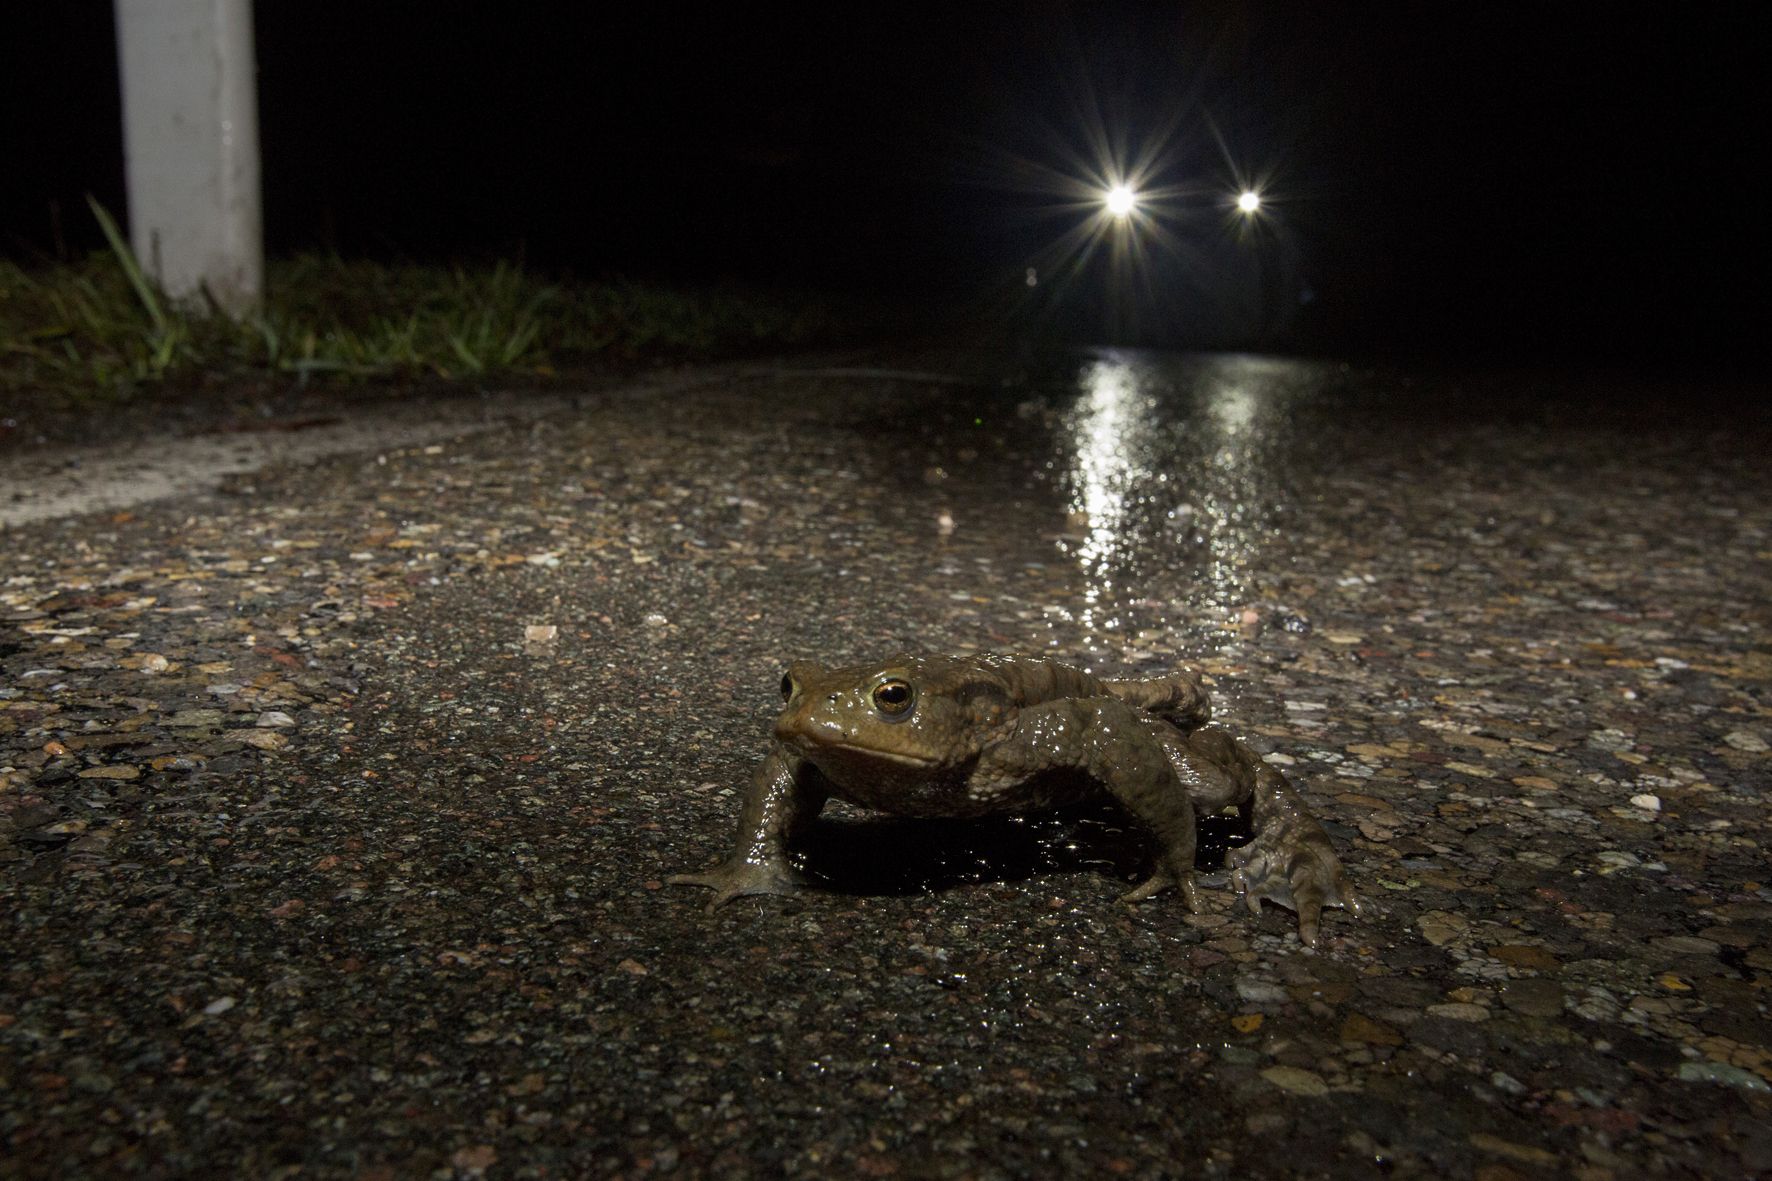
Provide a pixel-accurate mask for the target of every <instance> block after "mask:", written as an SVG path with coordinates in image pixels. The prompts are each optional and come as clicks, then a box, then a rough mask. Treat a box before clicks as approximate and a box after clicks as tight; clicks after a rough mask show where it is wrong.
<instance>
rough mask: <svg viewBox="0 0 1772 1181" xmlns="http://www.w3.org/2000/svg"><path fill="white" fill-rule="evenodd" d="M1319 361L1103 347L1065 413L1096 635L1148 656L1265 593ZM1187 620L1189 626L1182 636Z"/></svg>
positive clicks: (1070, 543)
mask: <svg viewBox="0 0 1772 1181" xmlns="http://www.w3.org/2000/svg"><path fill="white" fill-rule="evenodd" d="M1313 372H1314V367H1313V366H1311V365H1310V364H1309V363H1308V362H1297V361H1287V360H1277V359H1269V358H1259V357H1239V356H1219V357H1200V358H1175V357H1164V356H1154V355H1141V354H1138V353H1121V352H1114V353H1104V354H1102V355H1100V356H1098V357H1096V358H1094V359H1093V360H1091V361H1090V362H1089V363H1087V364H1086V365H1085V366H1084V367H1083V368H1082V369H1081V371H1080V372H1079V375H1078V386H1079V388H1078V392H1077V397H1076V401H1075V404H1074V406H1073V407H1072V408H1071V410H1070V412H1069V414H1068V415H1067V416H1066V419H1065V423H1064V435H1065V441H1066V442H1067V443H1068V446H1069V450H1070V466H1069V469H1068V471H1067V472H1066V473H1065V474H1066V483H1067V492H1068V495H1069V509H1070V517H1069V519H1068V522H1067V529H1066V532H1065V534H1064V536H1063V537H1061V539H1060V541H1059V546H1060V548H1061V549H1063V550H1064V551H1065V552H1066V553H1067V554H1068V555H1069V556H1070V557H1071V558H1072V559H1073V560H1075V561H1076V562H1077V564H1078V566H1079V568H1080V569H1081V571H1082V575H1083V578H1084V589H1083V594H1082V598H1081V606H1080V607H1079V609H1078V610H1077V611H1076V612H1075V614H1074V618H1073V619H1072V622H1073V623H1074V624H1075V625H1076V626H1077V627H1078V628H1080V629H1081V630H1082V631H1083V632H1084V633H1085V635H1084V637H1082V638H1084V639H1085V641H1086V642H1087V643H1088V645H1089V646H1090V647H1092V648H1109V647H1113V648H1117V649H1120V650H1121V651H1130V654H1133V655H1136V654H1137V651H1138V649H1140V648H1141V647H1144V646H1145V645H1146V643H1147V642H1148V643H1158V644H1162V645H1165V646H1167V645H1172V644H1173V643H1174V642H1175V641H1176V640H1177V639H1179V638H1181V635H1185V634H1193V635H1195V636H1198V635H1199V634H1200V633H1201V632H1203V631H1211V630H1215V629H1218V628H1222V627H1225V626H1227V625H1228V624H1229V623H1230V621H1231V620H1232V619H1233V618H1234V616H1235V614H1236V612H1237V611H1238V610H1239V609H1240V608H1241V607H1242V606H1243V605H1245V604H1247V603H1249V602H1250V601H1252V600H1253V599H1255V598H1257V597H1259V588H1257V587H1256V586H1254V585H1253V582H1252V578H1251V574H1250V571H1251V570H1252V569H1256V568H1259V567H1260V566H1261V560H1260V559H1261V549H1262V546H1263V543H1264V539H1265V538H1267V537H1269V536H1270V535H1271V531H1272V530H1273V529H1274V528H1276V520H1277V518H1278V517H1280V516H1281V515H1282V514H1283V513H1284V512H1285V510H1286V508H1287V505H1286V495H1287V494H1286V491H1285V487H1286V484H1285V480H1284V470H1285V469H1284V465H1283V456H1284V455H1285V453H1286V452H1287V450H1288V445H1289V442H1290V439H1291V436H1292V434H1293V432H1294V430H1295V426H1294V424H1293V423H1292V422H1291V421H1290V420H1289V417H1288V414H1287V410H1288V404H1289V402H1290V401H1291V400H1292V398H1291V395H1292V394H1293V393H1294V392H1295V391H1297V390H1298V389H1299V388H1300V387H1301V386H1304V385H1306V384H1308V383H1309V382H1310V381H1311V380H1312V376H1313ZM1178 633H1180V635H1178Z"/></svg>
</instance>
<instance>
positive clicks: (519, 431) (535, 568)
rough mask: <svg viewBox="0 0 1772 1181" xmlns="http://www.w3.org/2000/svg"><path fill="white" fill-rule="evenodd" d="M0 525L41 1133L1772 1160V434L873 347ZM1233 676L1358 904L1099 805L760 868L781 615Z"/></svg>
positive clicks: (1082, 358) (5, 716)
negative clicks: (813, 886) (687, 875)
mask: <svg viewBox="0 0 1772 1181" xmlns="http://www.w3.org/2000/svg"><path fill="white" fill-rule="evenodd" d="M427 438H428V439H430V441H426V442H422V443H415V444H413V445H410V446H389V447H386V448H385V449H381V450H373V451H365V452H353V453H349V454H344V455H333V456H330V457H322V458H318V459H310V460H309V461H307V462H305V463H302V464H288V465H285V466H281V467H273V468H270V469H267V470H263V471H257V472H250V471H249V472H243V473H239V474H235V475H232V476H226V477H225V478H224V482H223V483H222V484H221V486H220V487H219V488H218V489H216V490H214V491H210V492H198V493H192V494H181V495H174V496H171V497H170V498H166V499H161V500H156V501H153V502H151V503H143V504H139V505H136V506H134V507H132V508H121V509H111V510H107V511H105V512H102V513H96V514H89V515H85V516H80V517H73V518H64V519H61V520H41V521H37V522H35V523H30V524H26V525H23V526H21V527H18V528H15V529H13V530H11V531H9V532H7V533H5V534H4V535H3V536H0V544H4V546H5V547H6V550H7V557H6V566H5V569H4V571H3V577H0V621H3V624H4V628H3V630H0V668H3V669H4V674H5V675H4V681H3V685H0V916H3V921H4V928H3V929H0V939H3V941H4V942H3V945H0V946H3V950H0V1143H4V1145H5V1153H4V1155H3V1156H0V1176H12V1175H17V1176H55V1175H62V1176H66V1175H100V1176H112V1175H118V1176H121V1175H131V1174H150V1175H172V1174H204V1175H208V1174H219V1173H231V1174H236V1175H255V1176H291V1177H293V1176H304V1177H305V1176H361V1177H394V1176H401V1177H404V1176H443V1177H448V1176H464V1177H469V1176H482V1175H484V1176H489V1177H504V1176H509V1177H524V1176H572V1175H587V1176H618V1175H619V1176H646V1175H651V1174H654V1173H659V1174H671V1175H676V1176H713V1175H719V1176H735V1175H768V1176H779V1175H787V1176H821V1177H822V1176H836V1175H862V1176H902V1177H980V1178H996V1177H1017V1176H1026V1175H1030V1174H1033V1173H1036V1172H1038V1173H1042V1174H1046V1173H1056V1174H1059V1175H1072V1176H1082V1175H1090V1176H1094V1175H1103V1174H1108V1175H1124V1176H1134V1177H1161V1176H1175V1175H1180V1174H1184V1173H1185V1174H1188V1175H1200V1176H1209V1177H1210V1176H1223V1177H1232V1176H1239V1177H1241V1176H1257V1177H1266V1176H1273V1177H1283V1176H1334V1177H1343V1176H1345V1177H1364V1176H1371V1175H1373V1174H1374V1173H1375V1172H1384V1173H1388V1174H1390V1175H1397V1176H1415V1175H1431V1176H1444V1177H1481V1178H1485V1179H1487V1181H1499V1179H1501V1178H1507V1177H1515V1176H1520V1177H1530V1176H1552V1175H1554V1176H1579V1177H1585V1178H1606V1177H1636V1176H1674V1177H1684V1176H1736V1175H1742V1176H1745V1175H1753V1174H1754V1173H1757V1172H1761V1171H1765V1170H1772V1131H1769V1130H1768V1129H1769V1128H1772V1021H1769V1020H1768V1015H1767V1011H1766V1006H1767V999H1768V989H1767V984H1768V981H1772V948H1769V947H1768V936H1769V935H1772V886H1769V885H1768V883H1769V882H1772V870H1769V869H1768V866H1767V861H1766V855H1765V845H1766V842H1767V840H1768V835H1769V834H1768V831H1767V822H1766V807H1765V798H1764V795H1765V791H1766V789H1767V786H1768V776H1767V754H1766V752H1767V745H1768V741H1772V720H1769V719H1768V717H1767V700H1766V690H1767V683H1768V679H1769V677H1772V650H1769V649H1768V646H1767V639H1766V636H1767V624H1768V615H1769V614H1772V612H1769V609H1768V595H1767V587H1768V586H1769V585H1772V579H1769V578H1768V573H1769V572H1768V562H1769V560H1772V539H1769V537H1768V526H1769V523H1772V475H1768V471H1767V467H1766V465H1765V464H1764V462H1763V459H1762V458H1761V456H1762V454H1763V452H1764V448H1765V445H1766V443H1767V442H1768V440H1769V439H1772V432H1768V431H1767V429H1766V422H1765V419H1764V417H1763V415H1762V416H1761V417H1758V418H1748V419H1744V418H1742V417H1741V416H1740V415H1736V416H1734V417H1717V416H1713V415H1709V414H1697V413H1692V412H1690V411H1688V410H1684V409H1682V408H1681V407H1679V406H1675V405H1669V404H1665V403H1658V402H1657V401H1656V400H1655V399H1654V398H1652V397H1651V398H1637V399H1633V400H1629V401H1626V400H1625V399H1623V398H1622V397H1621V396H1620V394H1619V391H1617V390H1614V389H1609V388H1607V387H1606V386H1605V385H1603V384H1598V385H1596V384H1593V383H1589V384H1587V385H1582V386H1578V385H1574V384H1570V383H1561V384H1546V383H1545V379H1542V378H1532V377H1528V376H1516V377H1512V378H1503V377H1499V376H1491V377H1487V378H1472V377H1468V376H1463V377H1459V376H1446V375H1441V376H1433V375H1429V374H1426V373H1417V374H1406V373H1397V372H1390V373H1381V372H1375V371H1369V370H1361V369H1355V368H1350V367H1346V366H1340V365H1336V364H1332V363H1320V362H1299V361H1281V360H1270V359H1262V358H1254V357H1176V356H1164V355H1158V354H1138V353H1109V352H1104V353H1092V354H1075V355H1067V356H1060V357H1045V358H1038V359H1035V358H1029V357H1025V356H1014V355H1000V354H991V353H960V352H954V353H930V354H923V355H917V356H911V357H905V356H891V357H887V356H876V357H868V356H855V357H849V358H845V359H843V362H842V364H833V365H826V366H823V367H822V368H818V369H816V370H809V371H806V372H801V373H797V374H790V373H783V372H780V371H770V370H756V371H752V372H748V373H725V374H723V375H720V376H719V377H718V379H717V380H710V381H708V382H702V383H696V382H691V383H688V384H686V385H684V386H683V387H682V388H679V389H677V390H676V391H675V392H674V393H672V394H670V395H669V396H660V394H659V393H658V391H656V390H650V391H624V390H621V389H614V390H606V391H602V392H600V393H598V394H596V395H595V396H593V397H588V398H585V399H583V400H582V401H581V403H580V404H579V405H577V406H573V405H571V404H570V403H561V404H558V405H552V406H549V407H548V408H546V410H545V411H544V412H540V413H535V414H527V415H522V416H516V417H513V418H511V419H510V420H509V421H505V422H502V423H491V424H488V423H480V424H478V425H477V427H476V429H475V430H474V431H473V432H472V433H468V434H460V435H457V436H452V437H449V438H444V439H440V440H439V439H436V438H431V437H430V436H427ZM904 648H910V649H917V650H929V651H951V652H957V651H967V650H973V649H995V650H1002V651H1019V652H1039V653H1046V654H1050V655H1056V656H1060V657H1063V658H1066V659H1069V660H1072V661H1075V662H1077V663H1080V664H1084V665H1087V666H1089V667H1091V668H1092V669H1094V670H1096V671H1099V672H1103V673H1106V674H1111V675H1139V674H1149V673H1155V672H1160V671H1163V670H1167V669H1169V668H1171V667H1173V666H1174V665H1175V664H1177V663H1189V664H1193V665H1196V666H1198V667H1200V668H1202V669H1204V670H1205V671H1206V672H1207V673H1208V674H1209V676H1210V677H1211V678H1212V682H1213V692H1214V699H1215V704H1216V713H1217V716H1218V717H1219V718H1220V719H1222V720H1224V721H1225V722H1226V723H1227V724H1229V725H1230V726H1232V727H1233V728H1235V729H1236V730H1238V731H1239V732H1240V733H1242V734H1243V735H1245V737H1246V738H1247V740H1248V741H1249V742H1250V743H1251V745H1253V746H1255V747H1256V748H1257V749H1258V750H1260V751H1261V752H1262V753H1263V754H1264V755H1265V756H1266V757H1267V758H1268V759H1269V760H1270V761H1272V762H1274V763H1275V764H1277V765H1279V766H1281V767H1282V769H1283V770H1284V771H1285V772H1286V774H1287V775H1288V776H1289V777H1290V778H1291V779H1292V781H1293V783H1294V784H1295V785H1296V786H1297V787H1299V788H1300V789H1301V790H1302V791H1303V792H1304V793H1305V795H1306V797H1307V799H1308V800H1309V802H1310V804H1311V806H1312V808H1313V809H1314V810H1315V811H1316V812H1317V814H1318V815H1319V816H1320V817H1321V818H1322V819H1323V821H1324V822H1325V824H1326V826H1327V827H1328V828H1329V830H1330V832H1331V834H1332V836H1333V837H1334V839H1335V841H1336V844H1337V847H1338V849H1339V850H1340V852H1341V855H1342V858H1343V861H1344V863H1345V864H1346V866H1347V868H1348V872H1349V874H1350V875H1351V877H1352V879H1353V881H1354V882H1355V884H1356V887H1357V888H1358V889H1360V890H1361V891H1362V893H1363V895H1364V897H1365V899H1366V900H1367V907H1366V910H1365V912H1364V913H1363V914H1361V915H1360V916H1358V917H1350V916H1348V915H1346V914H1344V913H1343V912H1340V911H1332V912H1329V914H1328V915H1327V916H1326V917H1325V920H1324V924H1323V943H1322V946H1321V948H1320V949H1318V950H1316V951H1311V950H1308V949H1305V948H1303V947H1301V946H1300V944H1299V943H1298V941H1297V937H1296V933H1295V925H1294V923H1293V921H1292V919H1291V916H1290V915H1288V914H1286V913H1285V912H1283V911H1278V910H1275V909H1272V908H1269V909H1267V910H1266V911H1264V913H1262V914H1260V915H1259V916H1251V915H1249V914H1247V913H1246V912H1245V911H1244V910H1242V909H1241V908H1240V907H1238V906H1236V905H1234V904H1235V903H1236V897H1235V895H1234V893H1233V892H1232V891H1231V889H1230V888H1229V885H1228V883H1227V881H1226V880H1225V875H1224V873H1223V871H1222V868H1221V864H1220V863H1221V861H1222V857H1223V852H1224V848H1225V846H1226V844H1227V843H1235V842H1236V841H1238V840H1240V839H1242V837H1241V834H1239V833H1237V832H1236V831H1235V830H1234V826H1233V825H1230V824H1229V823H1228V822H1214V823H1213V824H1212V825H1211V827H1210V831H1209V833H1208V834H1207V835H1208V838H1209V839H1207V840H1206V841H1205V842H1204V843H1203V845H1202V851H1201V872H1202V886H1203V888H1202V890H1201V895H1202V899H1203V903H1204V909H1203V911H1202V913H1200V914H1196V915H1189V914H1188V913H1186V911H1185V910H1184V909H1183V908H1182V907H1181V905H1180V903H1179V901H1178V900H1177V899H1176V898H1175V897H1174V896H1173V895H1169V896H1165V897H1160V898H1157V899H1154V900H1151V901H1149V902H1147V903H1144V904H1142V905H1140V906H1137V907H1127V906H1123V905H1121V904H1119V903H1117V902H1116V901H1115V898H1116V896H1117V895H1118V894H1119V893H1121V892H1122V891H1123V890H1124V889H1125V886H1126V883H1127V881H1128V880H1129V879H1132V878H1134V877H1135V876H1136V875H1137V874H1138V873H1139V871H1140V868H1141V867H1142V865H1143V864H1144V862H1145V859H1146V857H1147V856H1148V854H1149V849H1148V848H1147V846H1146V845H1145V843H1144V841H1143V839H1142V837H1141V836H1140V834H1139V832H1138V831H1137V829H1136V826H1134V825H1131V824H1129V823H1128V822H1126V821H1125V819H1124V818H1123V817H1121V816H1119V815H1118V814H1116V813H1114V812H1113V811H1112V810H1111V809H1094V810H1083V811H1080V812H1070V813H1065V814H1062V815H1058V816H1050V817H1041V816H1030V817H1024V818H1007V819H998V820H986V821H971V822H965V823H960V822H939V821H919V822H910V821H903V820H890V819H884V818H879V817H873V816H869V815H866V814H863V813H860V812H856V811H853V810H848V809H846V808H845V807H843V806H841V805H832V806H831V808H830V809H829V810H827V813H826V815H825V818H824V819H823V820H822V821H821V824H820V827H819V828H818V830H817V831H816V832H815V833H814V834H813V836H812V838H811V839H810V840H809V841H808V843H807V846H806V848H805V849H804V851H803V855H804V859H805V860H804V864H805V869H806V871H807V873H808V874H809V875H810V876H812V877H813V878H814V879H816V880H818V881H820V882H821V883H823V884H824V886H825V887H826V888H825V889H822V890H819V891H814V892H808V893H805V894H802V895H800V896H797V897H795V898H793V899H789V900H782V899H763V900H758V899H741V900H739V901H738V902H736V903H734V904H732V905H731V906H729V907H728V908H726V909H725V910H723V911H721V912H719V913H717V914H715V915H712V916H709V915H706V914H704V912H703V907H704V906H705V904H706V901H707V899H706V895H705V892H702V891H697V890H692V889H687V888H682V887H667V886H664V885H663V880H664V878H665V877H667V876H668V875H670V874H672V873H675V872H679V871H683V870H689V869H694V868H698V867H700V866H702V865H704V864H705V863H707V862H708V861H711V860H713V859H714V858H715V857H716V856H718V855H721V854H723V853H724V851H725V848H726V846H727V844H728V842H729V840H730V836H731V828H732V824H733V821H734V818H735V816H736V812H737V804H738V797H739V793H740V792H741V790H742V788H743V786H744V784H745V782H746V781H747V779H748V776H749V774H750V771H751V768H752V766H753V765H754V763H755V761H756V760H757V758H758V757H759V756H760V755H761V753H762V751H763V749H764V744H765V742H766V736H767V733H768V727H769V722H770V720H771V718H772V717H773V715H774V712H775V709H776V707H777V702H778V698H777V696H776V685H777V682H778V681H779V679H780V676H781V670H782V668H783V667H784V666H785V664H786V663H787V662H788V661H789V660H791V659H794V658H798V657H810V658H815V659H821V660H829V661H838V662H843V663H856V662H862V661H866V660H869V659H871V658H876V657H878V656H881V655H883V654H885V653H888V652H891V651H894V650H899V649H904Z"/></svg>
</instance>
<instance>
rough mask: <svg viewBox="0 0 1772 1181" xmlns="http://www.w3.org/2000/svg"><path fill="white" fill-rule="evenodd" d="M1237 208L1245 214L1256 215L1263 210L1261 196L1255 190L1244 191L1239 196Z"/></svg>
mask: <svg viewBox="0 0 1772 1181" xmlns="http://www.w3.org/2000/svg"><path fill="white" fill-rule="evenodd" d="M1237 208H1238V209H1241V210H1242V211H1243V212H1244V213H1254V212H1255V211H1256V210H1257V209H1260V208H1261V194H1260V193H1258V192H1256V191H1255V190H1254V189H1244V190H1243V191H1242V192H1241V193H1240V194H1238V196H1237Z"/></svg>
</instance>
